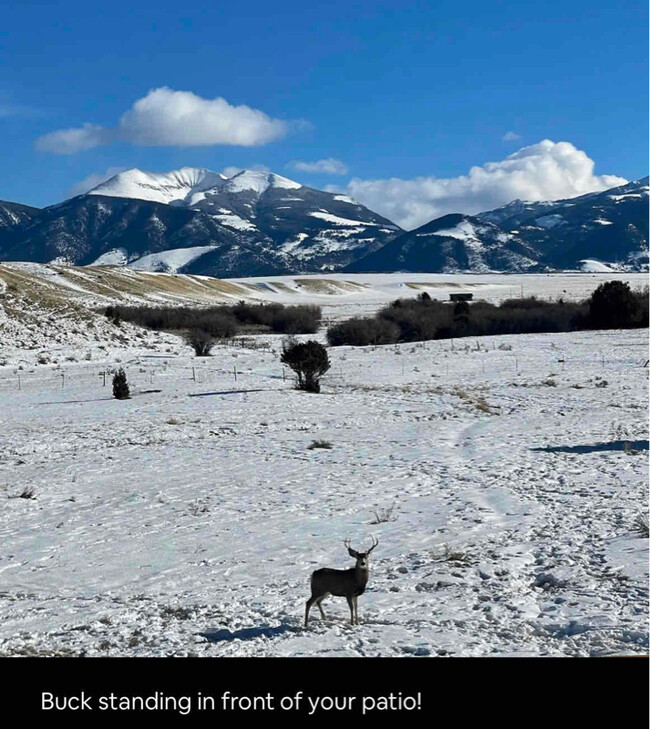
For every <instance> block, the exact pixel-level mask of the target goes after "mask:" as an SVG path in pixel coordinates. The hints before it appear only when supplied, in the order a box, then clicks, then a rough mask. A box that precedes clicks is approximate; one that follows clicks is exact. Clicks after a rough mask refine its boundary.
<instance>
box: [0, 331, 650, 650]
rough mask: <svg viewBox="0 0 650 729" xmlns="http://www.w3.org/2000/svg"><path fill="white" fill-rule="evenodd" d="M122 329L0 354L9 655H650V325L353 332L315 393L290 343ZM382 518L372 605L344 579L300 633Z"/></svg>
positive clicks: (0, 526) (0, 609)
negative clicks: (124, 391)
mask: <svg viewBox="0 0 650 729" xmlns="http://www.w3.org/2000/svg"><path fill="white" fill-rule="evenodd" d="M262 341H265V342H266V344H267V348H266V349H263V348H260V346H259V345H260V344H261V342H262ZM107 344H109V347H108V349H107V350H106V352H105V356H104V358H103V359H101V360H97V361H94V362H92V363H85V362H82V363H75V362H67V363H65V364H64V365H63V366H61V367H59V368H57V369H53V368H52V367H51V366H47V365H44V366H41V367H38V368H25V369H23V370H22V371H21V373H20V374H21V389H20V390H18V389H17V376H16V373H15V372H14V368H2V367H0V433H1V434H2V435H1V436H0V437H1V438H2V448H1V449H0V484H2V486H1V488H2V489H3V491H4V496H5V502H4V504H5V505H4V508H3V509H2V510H1V511H0V543H2V544H3V545H5V546H6V548H5V549H4V550H3V553H2V555H0V579H1V581H2V591H1V592H0V617H1V620H0V653H1V654H2V655H43V656H44V655H82V654H83V655H88V656H100V655H102V656H119V655H130V656H171V655H177V656H182V655H196V656H206V657H209V656H358V657H363V656H393V657H399V656H404V657H410V656H420V657H434V656H449V655H452V656H487V655H490V656H495V655H498V656H522V655H525V656H594V655H608V654H613V653H615V654H645V653H647V652H648V591H647V585H648V540H647V538H644V537H642V536H641V535H640V534H639V533H638V532H637V528H636V521H637V519H638V516H639V515H640V514H642V513H643V512H644V510H645V511H646V513H647V482H646V474H647V460H646V455H647V447H648V446H647V442H648V441H647V439H648V435H647V418H646V415H647V410H646V406H647V402H646V386H647V378H646V374H647V370H644V368H643V367H641V366H640V365H639V360H640V359H641V358H643V357H645V348H646V333H644V332H641V331H636V332H607V333H600V334H599V335H598V336H594V333H593V332H582V333H578V334H570V335H523V336H507V337H498V338H485V339H482V340H481V342H480V344H481V346H480V348H479V349H477V347H476V345H475V343H474V342H472V343H471V347H469V346H468V347H467V348H464V347H459V346H458V343H457V344H456V346H455V348H454V349H453V350H452V349H451V347H450V345H449V343H448V342H443V341H440V342H428V343H426V344H424V345H419V346H413V345H408V346H401V347H393V346H387V347H376V348H359V349H352V348H345V349H339V350H336V351H333V352H331V359H332V369H331V371H330V372H329V373H328V374H327V375H326V377H325V378H324V380H323V393H322V394H321V395H318V396H310V395H305V394H303V393H299V392H296V391H294V390H292V389H291V382H290V381H284V380H283V377H282V371H281V366H280V365H279V355H280V349H281V337H266V338H261V339H260V338H258V339H257V345H258V346H257V347H255V348H253V347H252V346H251V347H248V346H246V347H237V348H232V347H222V348H219V349H218V351H217V352H216V353H215V356H213V357H211V358H207V359H205V360H203V361H199V360H197V359H195V358H193V357H191V356H189V353H188V351H187V349H184V348H183V347H182V346H181V344H180V341H178V340H177V343H176V344H175V345H169V344H163V343H162V342H161V343H160V344H158V345H157V346H156V344H155V343H154V345H153V346H154V348H153V349H146V348H143V347H141V348H138V347H137V346H133V347H132V348H131V349H130V350H129V351H124V350H123V351H119V352H118V351H116V350H115V349H114V348H113V347H112V346H111V345H110V343H109V342H107ZM559 360H564V364H559ZM603 360H604V361H603ZM119 365H123V366H125V368H126V371H127V376H128V378H129V381H130V383H131V385H132V392H133V398H132V399H131V400H128V401H125V402H118V401H116V400H114V399H113V398H111V396H110V390H109V385H107V386H106V387H103V386H102V378H101V377H98V372H100V371H104V370H105V369H106V368H113V367H116V366H119ZM234 367H236V369H237V372H238V377H237V382H235V381H234V377H233V368H234ZM193 368H194V369H193ZM62 374H63V375H64V377H63V378H62V377H61V375H62ZM109 382H110V381H109ZM62 385H63V386H62ZM315 440H328V441H330V443H331V445H332V447H331V448H330V449H328V450H324V449H310V448H309V446H310V444H312V442H313V441H315ZM625 443H629V444H630V449H629V450H628V451H626V450H625V447H624V444H625ZM27 487H31V488H33V489H34V498H32V499H29V498H19V495H20V493H22V492H23V490H24V489H25V488H27ZM377 516H379V517H380V518H379V520H378V519H377ZM377 521H379V522H380V523H376V522H377ZM371 536H375V537H376V538H378V539H379V546H378V547H377V548H376V550H375V551H374V552H373V555H372V557H373V558H372V560H371V570H372V571H371V576H370V582H369V585H368V589H367V591H366V592H365V594H364V595H363V596H362V597H361V598H360V599H359V615H360V620H361V624H360V625H359V626H358V627H351V626H350V625H348V623H347V606H346V605H345V601H343V600H341V599H339V598H330V599H329V600H327V601H326V602H325V604H324V608H325V612H326V614H327V616H328V620H327V621H322V620H321V619H320V618H319V616H317V614H316V615H313V617H312V619H311V621H310V626H309V629H307V630H305V629H304V628H303V626H302V622H303V615H304V604H305V600H306V598H307V596H308V594H309V588H308V582H309V575H310V573H311V571H312V570H314V569H316V568H318V567H321V566H330V567H339V568H343V567H348V566H351V564H352V563H351V561H350V559H349V557H348V556H347V553H346V552H345V550H344V548H343V540H344V539H345V538H350V539H352V542H353V545H354V546H355V547H357V548H359V547H361V546H362V545H364V544H368V543H369V541H370V537H371Z"/></svg>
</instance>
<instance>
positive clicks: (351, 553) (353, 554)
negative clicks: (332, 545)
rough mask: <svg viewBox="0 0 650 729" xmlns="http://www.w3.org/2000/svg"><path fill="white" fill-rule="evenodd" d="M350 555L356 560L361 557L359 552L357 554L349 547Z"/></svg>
mask: <svg viewBox="0 0 650 729" xmlns="http://www.w3.org/2000/svg"><path fill="white" fill-rule="evenodd" d="M348 554H349V555H350V557H354V558H355V559H356V558H357V557H358V556H359V552H355V551H354V549H350V547H348Z"/></svg>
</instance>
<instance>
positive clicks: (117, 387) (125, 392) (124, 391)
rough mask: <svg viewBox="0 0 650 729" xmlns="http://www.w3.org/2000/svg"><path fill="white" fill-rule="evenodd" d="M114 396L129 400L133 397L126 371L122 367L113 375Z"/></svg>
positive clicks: (118, 398)
mask: <svg viewBox="0 0 650 729" xmlns="http://www.w3.org/2000/svg"><path fill="white" fill-rule="evenodd" d="M113 397H114V398H116V399H117V400H128V399H129V398H130V397H131V393H130V391H129V383H128V382H127V381H126V372H124V369H123V368H122V367H120V369H119V370H118V371H117V372H116V373H115V374H114V375H113Z"/></svg>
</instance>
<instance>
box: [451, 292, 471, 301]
mask: <svg viewBox="0 0 650 729" xmlns="http://www.w3.org/2000/svg"><path fill="white" fill-rule="evenodd" d="M473 296H474V294H449V301H471V300H472V297H473Z"/></svg>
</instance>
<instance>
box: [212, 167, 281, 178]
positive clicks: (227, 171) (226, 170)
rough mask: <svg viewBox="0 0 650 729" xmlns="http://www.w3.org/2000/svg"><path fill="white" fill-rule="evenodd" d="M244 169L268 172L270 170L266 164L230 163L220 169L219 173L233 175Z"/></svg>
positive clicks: (227, 175)
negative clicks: (239, 165) (236, 165)
mask: <svg viewBox="0 0 650 729" xmlns="http://www.w3.org/2000/svg"><path fill="white" fill-rule="evenodd" d="M245 169H247V170H254V171H255V172H270V171H271V170H270V169H269V168H268V167H267V166H266V165H253V166H252V167H235V166H234V165H230V166H229V167H224V168H223V169H222V170H221V174H222V175H225V176H226V177H234V176H235V175H236V174H238V173H239V172H243V171H244V170H245Z"/></svg>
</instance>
